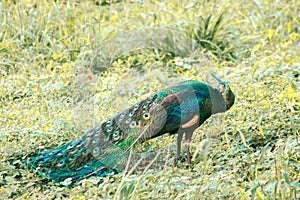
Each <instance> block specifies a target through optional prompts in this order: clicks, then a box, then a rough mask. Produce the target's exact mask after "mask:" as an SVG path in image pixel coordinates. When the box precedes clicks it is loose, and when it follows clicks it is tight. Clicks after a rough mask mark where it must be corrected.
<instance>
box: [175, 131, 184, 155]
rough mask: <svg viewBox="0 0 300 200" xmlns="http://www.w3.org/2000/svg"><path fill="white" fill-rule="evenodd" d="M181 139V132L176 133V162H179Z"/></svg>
mask: <svg viewBox="0 0 300 200" xmlns="http://www.w3.org/2000/svg"><path fill="white" fill-rule="evenodd" d="M182 137H183V132H178V136H177V156H176V158H177V160H180V153H181V141H182Z"/></svg>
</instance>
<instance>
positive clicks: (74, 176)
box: [23, 141, 118, 185]
mask: <svg viewBox="0 0 300 200" xmlns="http://www.w3.org/2000/svg"><path fill="white" fill-rule="evenodd" d="M72 146H73V147H72ZM71 147H72V148H71ZM23 165H27V167H28V168H29V169H33V170H34V171H35V172H37V173H38V174H39V175H41V176H42V177H44V178H47V179H51V180H53V181H54V182H56V183H58V184H62V182H64V181H65V180H66V179H67V180H69V181H70V182H69V184H70V185H72V184H74V183H76V182H78V181H80V180H82V179H85V178H89V177H90V176H99V177H104V176H106V175H108V174H116V173H118V170H116V169H114V168H111V167H108V166H107V165H105V164H104V163H103V162H101V161H100V160H98V159H96V158H95V157H93V155H92V154H91V152H90V151H89V150H88V149H87V148H86V147H84V146H80V142H78V141H73V142H70V143H68V144H63V145H61V146H60V147H58V148H56V149H54V150H52V151H47V152H36V153H34V154H33V155H29V156H28V159H27V161H25V162H24V163H23Z"/></svg>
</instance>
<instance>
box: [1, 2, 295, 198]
mask: <svg viewBox="0 0 300 200" xmlns="http://www.w3.org/2000/svg"><path fill="white" fill-rule="evenodd" d="M299 13H300V2H299V1H276V2H274V1H260V0H257V1H251V2H249V1H231V0H228V1H215V0H213V1H176V0H171V1H155V0H153V1H138V0H137V1H45V0H38V1H29V0H21V1H5V0H4V1H2V2H0V30H1V31H0V52H1V54H0V76H1V79H0V83H1V87H0V110H1V112H0V160H1V162H0V196H1V197H2V198H3V199H9V198H13V199H16V198H18V199H55V198H57V199H60V198H67V199H85V198H86V199H300V178H299V177H300V138H299V137H300V89H299V88H300V84H299V83H300V76H299V74H300V56H299V52H300V44H299V41H300V28H299V27H300V16H299ZM208 72H213V73H215V74H217V75H218V76H219V77H221V78H222V79H223V80H224V81H227V82H228V83H229V84H230V86H231V88H232V90H233V91H234V93H235V95H236V102H235V104H234V105H233V107H232V108H231V109H230V110H229V111H228V112H226V113H225V114H219V115H216V116H213V117H212V118H210V119H209V120H208V121H207V122H205V123H204V124H203V125H202V126H201V127H200V128H199V129H197V130H196V132H195V134H194V136H193V140H192V144H191V146H192V153H193V155H194V156H193V161H192V166H191V168H187V167H186V164H185V163H184V162H182V163H179V164H173V163H171V164H170V163H169V164H165V165H163V166H162V167H161V168H159V170H158V169H157V168H155V167H149V168H146V169H145V170H144V171H140V172H133V173H129V174H127V175H125V174H118V175H115V176H108V177H105V178H96V177H93V178H90V179H87V180H83V181H81V182H80V183H78V184H77V185H75V187H73V188H68V187H61V186H57V185H56V184H55V183H53V182H45V181H42V178H41V177H39V176H38V175H36V174H35V173H33V172H32V171H30V170H29V169H27V168H18V167H16V166H15V165H13V164H12V163H10V162H9V161H8V160H9V159H11V158H16V157H17V156H18V155H20V154H22V155H27V154H30V153H32V152H35V151H36V150H38V149H39V150H41V149H47V148H54V147H56V146H58V145H60V144H63V143H65V142H68V141H71V140H73V139H75V138H77V137H78V136H80V135H81V134H83V133H84V132H85V131H87V130H89V129H90V128H93V127H94V126H95V125H96V124H99V123H101V122H102V121H103V120H105V119H107V118H109V117H111V116H113V115H115V114H117V113H118V112H120V111H122V110H123V109H125V108H126V107H128V106H130V105H132V104H134V103H135V102H137V101H138V100H141V99H143V98H146V97H147V96H148V95H149V94H151V93H153V92H154V91H155V90H157V89H160V88H163V87H166V86H168V85H170V84H172V83H175V82H178V81H180V80H186V79H195V80H200V81H204V82H207V83H209V84H211V85H213V86H217V83H216V82H214V81H213V79H211V78H210V77H209V73H208ZM175 144H176V137H174V136H172V137H170V136H168V135H166V136H163V137H159V138H157V139H155V140H152V141H149V142H148V143H145V144H144V145H145V146H144V147H143V148H146V149H149V148H151V149H153V151H154V152H155V151H162V154H163V155H164V156H166V154H168V153H166V152H168V151H167V150H168V149H171V152H172V153H171V154H172V155H173V154H174V152H173V151H175V149H176V148H175ZM15 162H18V160H16V161H15Z"/></svg>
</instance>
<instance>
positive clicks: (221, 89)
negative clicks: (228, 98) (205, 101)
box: [210, 73, 225, 94]
mask: <svg viewBox="0 0 300 200" xmlns="http://www.w3.org/2000/svg"><path fill="white" fill-rule="evenodd" d="M210 74H211V76H212V77H214V79H216V80H217V81H218V83H219V86H218V90H219V92H220V93H221V94H223V93H224V92H225V82H224V81H222V80H221V79H220V78H218V77H216V76H215V75H214V74H213V73H210Z"/></svg>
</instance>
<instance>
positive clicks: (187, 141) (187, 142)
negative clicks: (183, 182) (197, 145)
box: [185, 131, 193, 167]
mask: <svg viewBox="0 0 300 200" xmlns="http://www.w3.org/2000/svg"><path fill="white" fill-rule="evenodd" d="M192 135H193V131H189V132H186V133H185V148H186V155H187V161H188V166H189V167H191V152H190V142H191V139H192Z"/></svg>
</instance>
